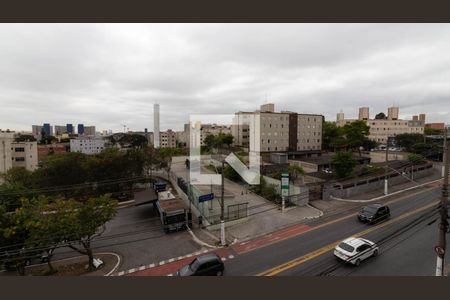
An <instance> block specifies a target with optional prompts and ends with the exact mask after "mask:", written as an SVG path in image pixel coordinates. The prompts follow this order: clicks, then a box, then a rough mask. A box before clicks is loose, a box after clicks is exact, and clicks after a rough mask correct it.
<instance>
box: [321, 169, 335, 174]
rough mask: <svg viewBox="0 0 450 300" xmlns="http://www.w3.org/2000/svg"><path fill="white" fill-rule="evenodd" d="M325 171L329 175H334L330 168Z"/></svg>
mask: <svg viewBox="0 0 450 300" xmlns="http://www.w3.org/2000/svg"><path fill="white" fill-rule="evenodd" d="M323 171H324V172H325V173H327V174H332V173H333V171H332V170H330V169H329V168H324V169H323Z"/></svg>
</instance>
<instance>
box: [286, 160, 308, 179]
mask: <svg viewBox="0 0 450 300" xmlns="http://www.w3.org/2000/svg"><path fill="white" fill-rule="evenodd" d="M288 172H289V178H290V179H291V181H292V182H295V180H297V179H298V175H300V176H302V179H303V180H302V183H303V184H304V177H303V176H305V174H306V172H305V170H304V169H303V168H302V166H300V165H297V164H293V165H289V167H288Z"/></svg>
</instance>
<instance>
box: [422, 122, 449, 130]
mask: <svg viewBox="0 0 450 300" xmlns="http://www.w3.org/2000/svg"><path fill="white" fill-rule="evenodd" d="M425 128H430V129H436V130H444V129H445V123H427V124H425Z"/></svg>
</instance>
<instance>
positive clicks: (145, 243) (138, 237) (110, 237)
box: [53, 203, 201, 271]
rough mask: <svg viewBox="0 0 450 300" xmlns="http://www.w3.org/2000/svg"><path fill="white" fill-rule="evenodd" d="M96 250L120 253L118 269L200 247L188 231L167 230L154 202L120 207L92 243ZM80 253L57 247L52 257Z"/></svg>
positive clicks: (175, 255)
mask: <svg viewBox="0 0 450 300" xmlns="http://www.w3.org/2000/svg"><path fill="white" fill-rule="evenodd" d="M92 248H93V251H94V253H99V252H114V253H116V254H119V255H120V256H121V263H120V265H119V267H118V269H117V270H116V271H126V270H128V269H131V268H136V267H140V266H142V265H148V264H151V263H155V262H159V261H161V260H165V259H169V258H172V257H178V256H181V255H185V254H186V253H192V252H195V251H198V250H200V249H201V246H199V245H198V244H197V243H195V242H194V241H193V240H192V237H191V235H190V234H189V233H188V232H187V231H179V232H174V233H170V234H166V233H164V231H163V228H162V225H161V221H160V219H159V216H158V213H157V211H156V210H155V209H154V207H153V205H152V204H149V203H147V204H143V205H139V206H133V207H128V208H122V209H119V210H118V212H117V215H116V216H115V217H114V218H113V219H112V220H111V221H110V222H108V223H107V224H106V228H105V231H104V232H103V233H102V234H101V235H100V236H98V237H95V238H94V240H93V243H92ZM79 255H80V254H79V253H78V252H76V251H74V250H72V249H70V248H67V247H63V248H59V249H56V251H55V253H54V257H53V261H56V260H58V259H64V258H68V257H75V256H79Z"/></svg>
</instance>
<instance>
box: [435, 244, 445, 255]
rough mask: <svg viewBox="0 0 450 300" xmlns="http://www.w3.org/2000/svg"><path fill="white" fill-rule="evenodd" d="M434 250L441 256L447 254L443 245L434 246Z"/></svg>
mask: <svg viewBox="0 0 450 300" xmlns="http://www.w3.org/2000/svg"><path fill="white" fill-rule="evenodd" d="M434 251H436V253H437V254H438V255H441V256H442V255H444V254H445V250H444V248H442V247H440V246H436V247H434Z"/></svg>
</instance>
